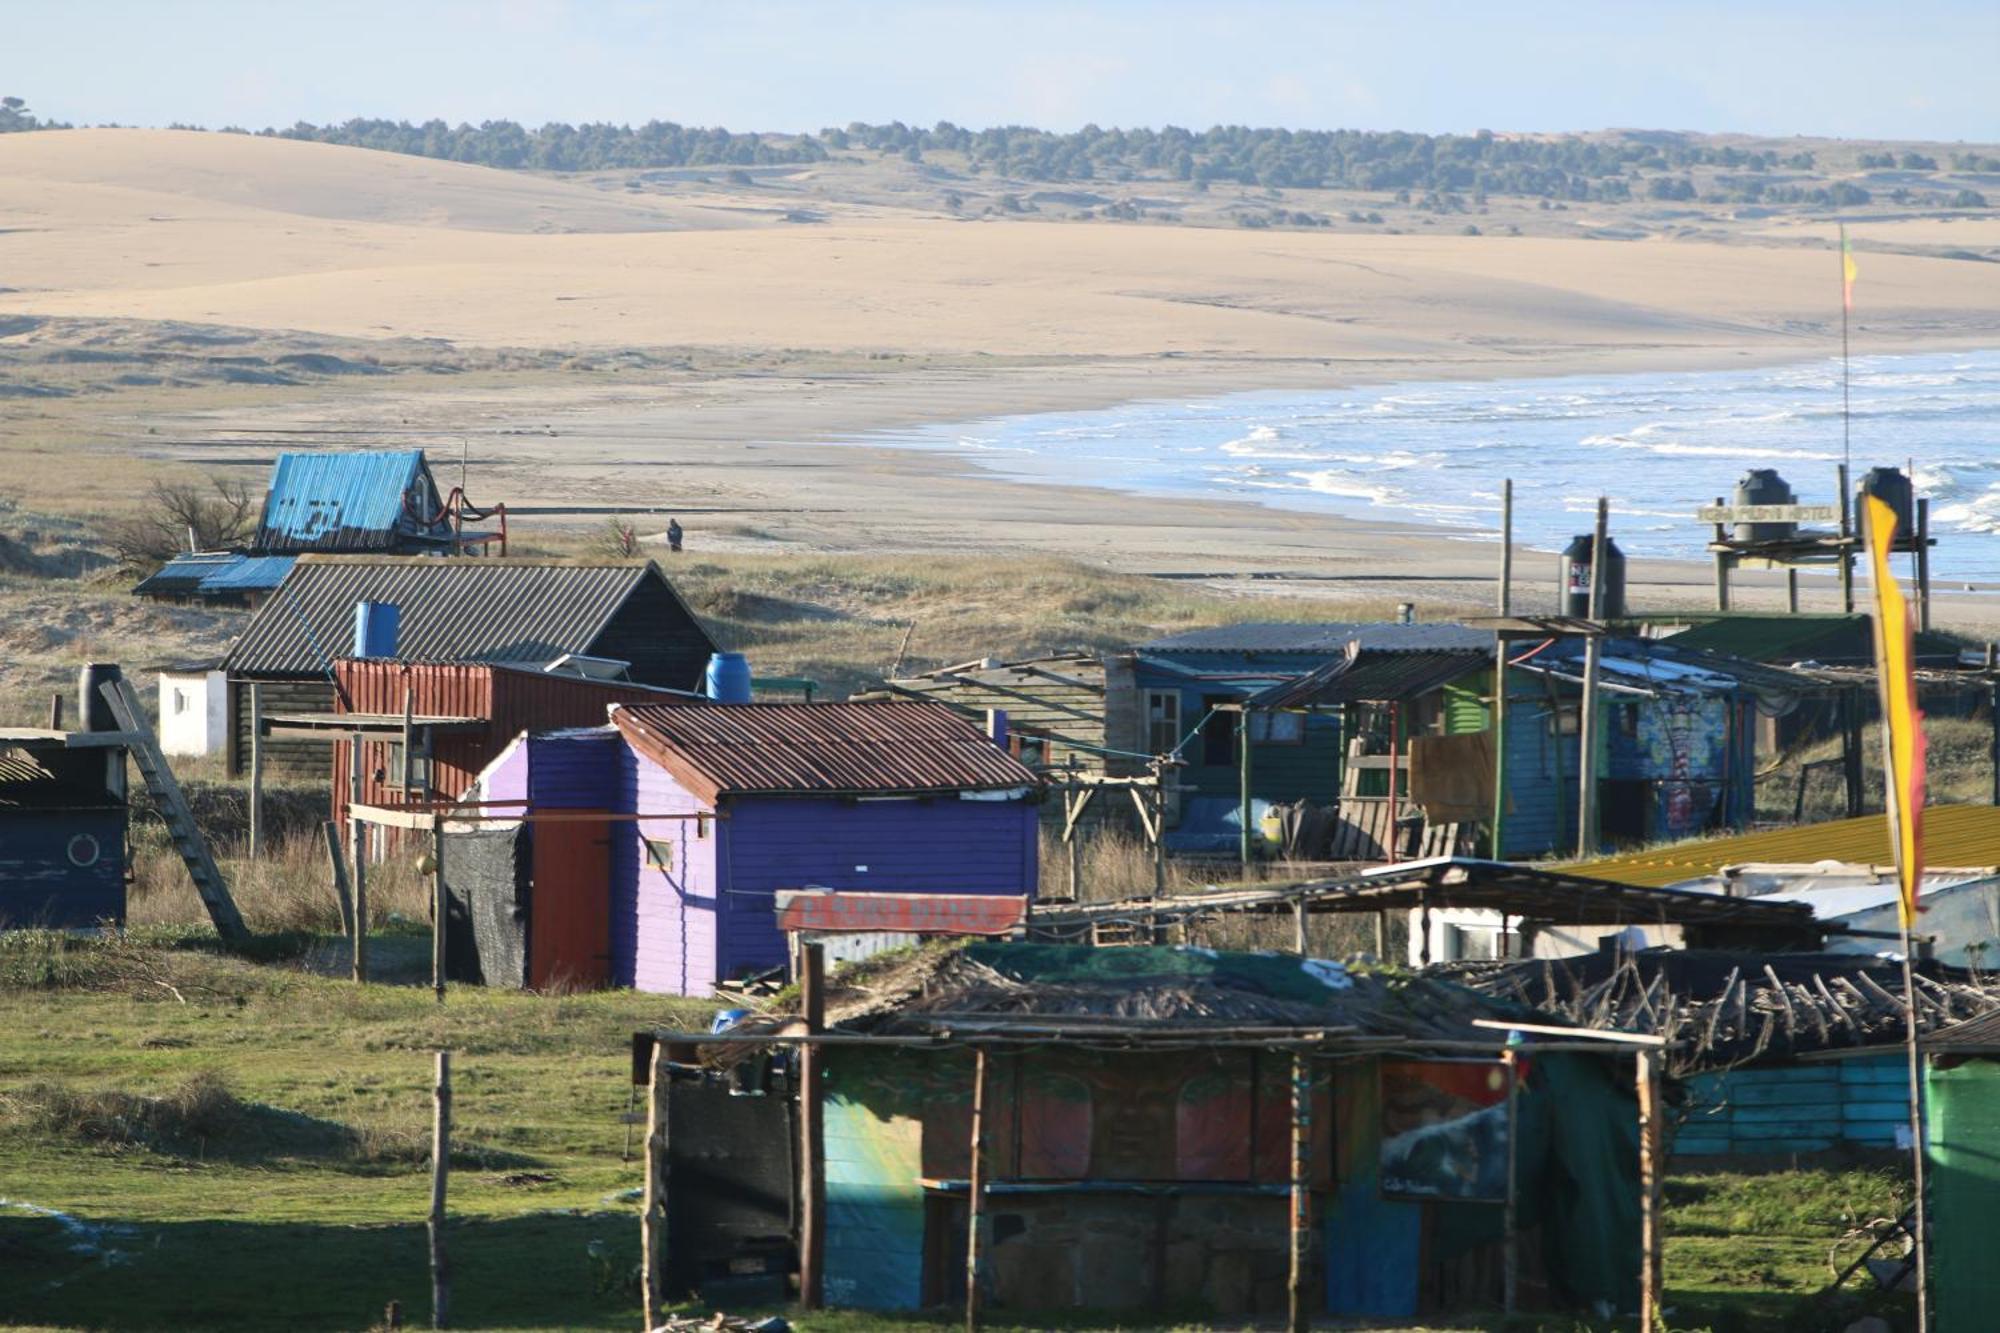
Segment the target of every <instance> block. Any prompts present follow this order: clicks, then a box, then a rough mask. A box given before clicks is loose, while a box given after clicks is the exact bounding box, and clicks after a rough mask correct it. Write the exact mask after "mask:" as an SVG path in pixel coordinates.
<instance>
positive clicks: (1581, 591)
mask: <svg viewBox="0 0 2000 1333" xmlns="http://www.w3.org/2000/svg"><path fill="white" fill-rule="evenodd" d="M1590 548H1591V534H1589V533H1587V532H1585V533H1581V534H1579V535H1577V536H1575V537H1572V538H1571V539H1570V543H1569V545H1568V546H1565V547H1563V551H1562V555H1560V556H1559V557H1557V559H1558V562H1559V565H1560V572H1559V575H1558V578H1559V584H1558V586H1559V587H1560V588H1561V589H1562V596H1561V597H1560V598H1558V599H1557V602H1556V613H1557V614H1558V615H1565V616H1577V617H1583V616H1588V615H1589V614H1590V566H1591V552H1590ZM1624 614H1625V553H1624V552H1623V551H1621V550H1619V549H1618V543H1617V542H1615V541H1613V540H1612V539H1611V538H1610V537H1606V538H1605V539H1604V601H1603V604H1602V605H1601V606H1600V607H1599V615H1600V617H1601V618H1602V619H1605V620H1615V619H1617V618H1618V617H1619V616H1622V615H1624Z"/></svg>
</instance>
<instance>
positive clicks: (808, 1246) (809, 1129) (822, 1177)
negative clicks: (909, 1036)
mask: <svg viewBox="0 0 2000 1333" xmlns="http://www.w3.org/2000/svg"><path fill="white" fill-rule="evenodd" d="M803 962H804V966H803V967H802V968H801V969H800V975H799V1000H800V1006H801V1008H802V1009H803V1010H804V1013H805V1020H806V1031H807V1032H808V1033H817V1032H824V1031H825V1030H826V946H824V945H821V944H808V945H806V946H805V949H804V951H803ZM820 1050H821V1048H820V1047H818V1046H816V1045H814V1044H812V1043H811V1042H806V1043H804V1044H802V1045H800V1047H799V1048H798V1051H799V1056H798V1059H799V1304H800V1305H801V1306H802V1307H804V1308H805V1309H808V1310H818V1309H823V1308H824V1307H825V1305H826V1122H825V1118H824V1108H823V1106H822V1104H821V1101H820V1081H821V1075H820V1065H819V1062H820Z"/></svg>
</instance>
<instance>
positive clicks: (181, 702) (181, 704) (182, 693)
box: [174, 685, 188, 717]
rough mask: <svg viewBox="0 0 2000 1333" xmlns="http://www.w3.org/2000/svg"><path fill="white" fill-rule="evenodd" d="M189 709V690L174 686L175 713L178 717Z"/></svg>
mask: <svg viewBox="0 0 2000 1333" xmlns="http://www.w3.org/2000/svg"><path fill="white" fill-rule="evenodd" d="M187 710H188V692H187V691H186V690H184V689H182V688H180V686H178V685H176V686H175V687H174V715H175V716H176V717H178V716H179V715H180V714H182V713H185V712H187Z"/></svg>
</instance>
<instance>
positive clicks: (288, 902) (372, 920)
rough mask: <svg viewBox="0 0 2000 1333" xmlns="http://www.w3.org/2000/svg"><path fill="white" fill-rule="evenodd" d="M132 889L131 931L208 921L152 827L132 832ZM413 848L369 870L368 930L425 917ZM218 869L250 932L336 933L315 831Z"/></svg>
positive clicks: (426, 889) (425, 884)
mask: <svg viewBox="0 0 2000 1333" xmlns="http://www.w3.org/2000/svg"><path fill="white" fill-rule="evenodd" d="M133 832H134V837H133V848H132V885H131V889H130V892H129V893H128V894H127V897H126V920H127V921H128V922H129V923H130V924H132V925H135V926H167V925H187V924H191V923H199V922H202V921H206V920H207V919H208V916H207V912H206V911H205V910H204V909H203V907H202V905H201V899H200V898H198V897H197V896H196V895H195V891H194V885H193V883H192V882H190V881H189V879H188V874H187V868H186V867H185V866H184V865H182V864H181V860H180V857H179V855H178V854H177V853H176V852H175V851H174V849H173V846H172V845H171V844H170V843H168V842H167V840H166V834H165V831H164V830H163V829H160V828H159V827H158V826H157V825H150V826H138V827H135V828H134V831H133ZM415 859H416V852H415V851H414V850H411V851H407V852H402V853H397V854H393V855H391V856H389V857H388V858H386V859H385V860H383V861H381V862H380V863H378V864H376V865H372V866H370V867H369V868H368V923H369V926H370V928H371V929H374V930H386V929H393V928H395V927H397V926H402V925H410V924H423V923H427V922H429V920H430V910H431V907H430V904H431V886H430V880H429V878H428V877H427V876H425V875H422V874H420V873H418V871H417V868H416V865H415ZM216 865H217V867H218V868H219V869H220V870H221V871H222V875H223V878H224V879H225V880H226V881H227V882H228V884H229V892H230V896H231V897H233V898H234V899H235V900H236V907H237V910H238V911H240V912H242V913H243V919H244V921H245V922H246V923H248V925H249V926H250V928H251V929H252V930H254V931H258V932H260V933H266V932H275V933H286V932H303V933H308V934H322V935H323V934H337V933H339V931H340V929H341V926H340V907H339V904H338V902H337V900H336V899H335V897H334V891H333V869H332V866H331V865H330V863H329V862H328V860H327V851H326V845H325V843H323V842H321V841H320V840H319V836H318V835H317V833H314V834H306V835H298V836H293V837H289V838H284V839H282V840H279V841H276V842H274V843H273V844H272V845H271V847H270V848H269V849H268V850H267V851H266V853H265V854H264V855H263V856H262V857H259V858H258V859H256V860H254V861H253V860H251V859H250V858H249V857H247V856H244V855H240V854H239V855H235V856H219V857H218V858H217V861H216Z"/></svg>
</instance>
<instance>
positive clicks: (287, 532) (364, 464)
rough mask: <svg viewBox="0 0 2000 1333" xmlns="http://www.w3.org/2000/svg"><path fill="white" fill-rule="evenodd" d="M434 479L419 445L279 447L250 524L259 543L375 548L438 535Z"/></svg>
mask: <svg viewBox="0 0 2000 1333" xmlns="http://www.w3.org/2000/svg"><path fill="white" fill-rule="evenodd" d="M438 505H439V500H438V495H437V487H436V485H435V484H434V483H433V482H432V480H431V478H430V471H429V469H428V468H427V467H426V466H425V465H424V452H423V450H421V449H394V450H372V451H368V452H363V453H316V454H295V453H287V454H279V455H278V461H277V463H276V465H275V466H274V467H273V468H272V469H271V490H270V493H269V494H268V495H267V496H265V498H264V517H263V520H262V522H261V523H260V524H259V525H258V529H257V549H258V550H260V551H306V550H312V551H379V550H388V549H391V548H393V547H394V546H396V545H397V543H398V541H399V540H404V539H409V538H418V539H422V538H431V539H442V538H445V537H448V536H449V535H450V528H449V526H448V525H446V524H444V523H443V522H439V521H426V520H431V519H432V516H433V515H434V514H436V513H437V510H438Z"/></svg>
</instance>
